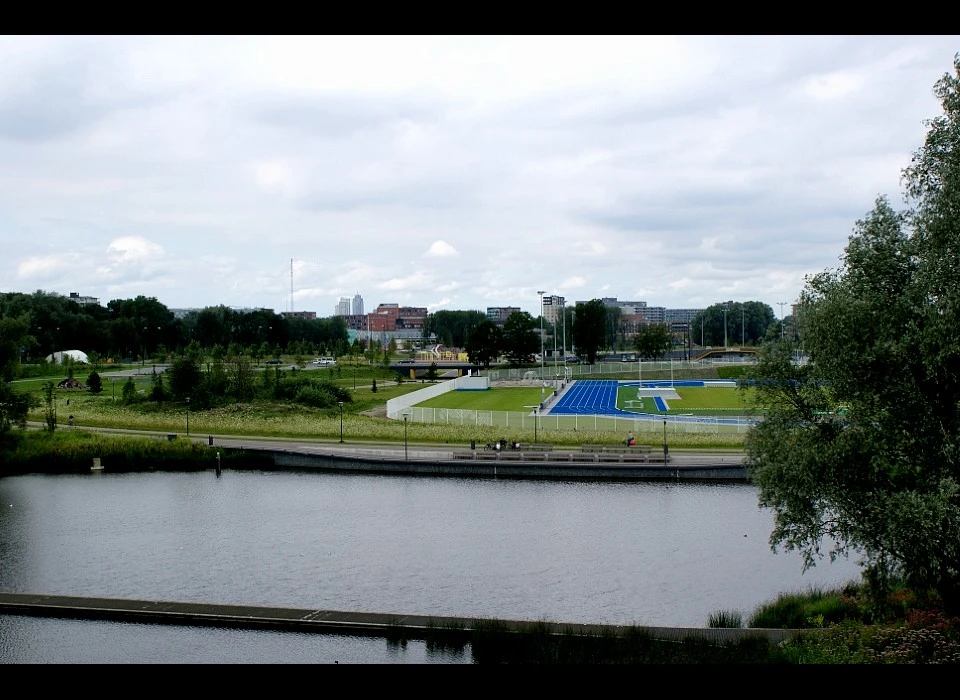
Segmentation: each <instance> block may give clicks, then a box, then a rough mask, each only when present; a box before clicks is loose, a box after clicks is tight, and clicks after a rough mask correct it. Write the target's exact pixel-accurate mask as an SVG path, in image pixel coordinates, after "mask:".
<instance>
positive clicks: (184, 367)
mask: <svg viewBox="0 0 960 700" xmlns="http://www.w3.org/2000/svg"><path fill="white" fill-rule="evenodd" d="M167 377H168V379H167V381H168V384H169V385H170V393H171V394H172V395H173V398H174V400H176V401H183V400H185V399H186V398H187V397H188V396H192V395H193V393H194V392H195V391H196V390H197V388H198V387H199V386H200V383H201V382H202V381H203V375H202V373H201V371H200V364H199V363H198V361H197V360H195V359H194V358H193V357H192V356H191V355H190V354H188V355H187V357H184V358H178V359H176V360H174V361H173V362H171V363H170V366H169V367H168V368H167Z"/></svg>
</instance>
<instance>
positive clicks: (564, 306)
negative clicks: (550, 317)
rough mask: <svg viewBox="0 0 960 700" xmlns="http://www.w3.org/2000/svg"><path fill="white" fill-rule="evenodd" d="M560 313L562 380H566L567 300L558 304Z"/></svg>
mask: <svg viewBox="0 0 960 700" xmlns="http://www.w3.org/2000/svg"><path fill="white" fill-rule="evenodd" d="M560 313H562V314H563V378H564V379H566V378H567V300H566V299H563V300H562V301H561V302H560Z"/></svg>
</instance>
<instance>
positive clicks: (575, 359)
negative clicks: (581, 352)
mask: <svg viewBox="0 0 960 700" xmlns="http://www.w3.org/2000/svg"><path fill="white" fill-rule="evenodd" d="M563 361H564V362H566V363H567V364H568V365H575V364H577V363H579V362H580V358H579V357H577V356H576V355H567V356H566V357H565V358H564V359H563Z"/></svg>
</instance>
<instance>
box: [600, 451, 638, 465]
mask: <svg viewBox="0 0 960 700" xmlns="http://www.w3.org/2000/svg"><path fill="white" fill-rule="evenodd" d="M595 457H596V461H598V462H634V463H636V462H646V461H647V455H645V454H640V453H632V454H631V453H630V452H601V453H598V454H597V455H595Z"/></svg>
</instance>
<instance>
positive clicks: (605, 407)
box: [550, 379, 744, 425]
mask: <svg viewBox="0 0 960 700" xmlns="http://www.w3.org/2000/svg"><path fill="white" fill-rule="evenodd" d="M711 384H721V385H723V386H735V384H732V383H731V382H729V381H720V382H717V381H713V382H711V381H709V380H708V381H702V380H700V381H697V380H692V379H683V380H676V381H674V382H670V381H669V380H668V381H663V380H656V381H645V382H643V383H642V386H643V388H645V389H654V388H659V389H663V388H669V387H671V386H679V387H684V386H692V387H703V386H710V385H711ZM621 386H634V387H640V386H641V383H640V382H639V381H636V382H634V381H630V382H618V381H617V380H615V379H577V380H576V381H574V382H573V383H572V384H571V385H570V388H568V389H567V390H566V391H565V392H564V394H563V396H561V397H560V398H559V399H558V400H557V402H556V403H555V404H554V405H553V406H551V407H550V414H556V415H562V416H572V415H581V416H616V417H618V418H635V419H639V420H644V419H647V420H649V419H651V418H653V419H657V420H662V419H668V420H670V421H677V422H691V423H730V424H733V425H737V424H738V423H743V422H744V421H743V419H740V420H738V419H736V418H719V417H717V418H714V417H693V416H665V415H659V414H654V413H635V412H633V411H623V410H621V409H619V408H617V389H618V388H619V387H621ZM653 400H654V402H655V403H656V406H657V409H659V410H661V411H665V410H667V407H666V405H665V404H664V402H663V399H661V398H660V397H659V396H655V397H653Z"/></svg>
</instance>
